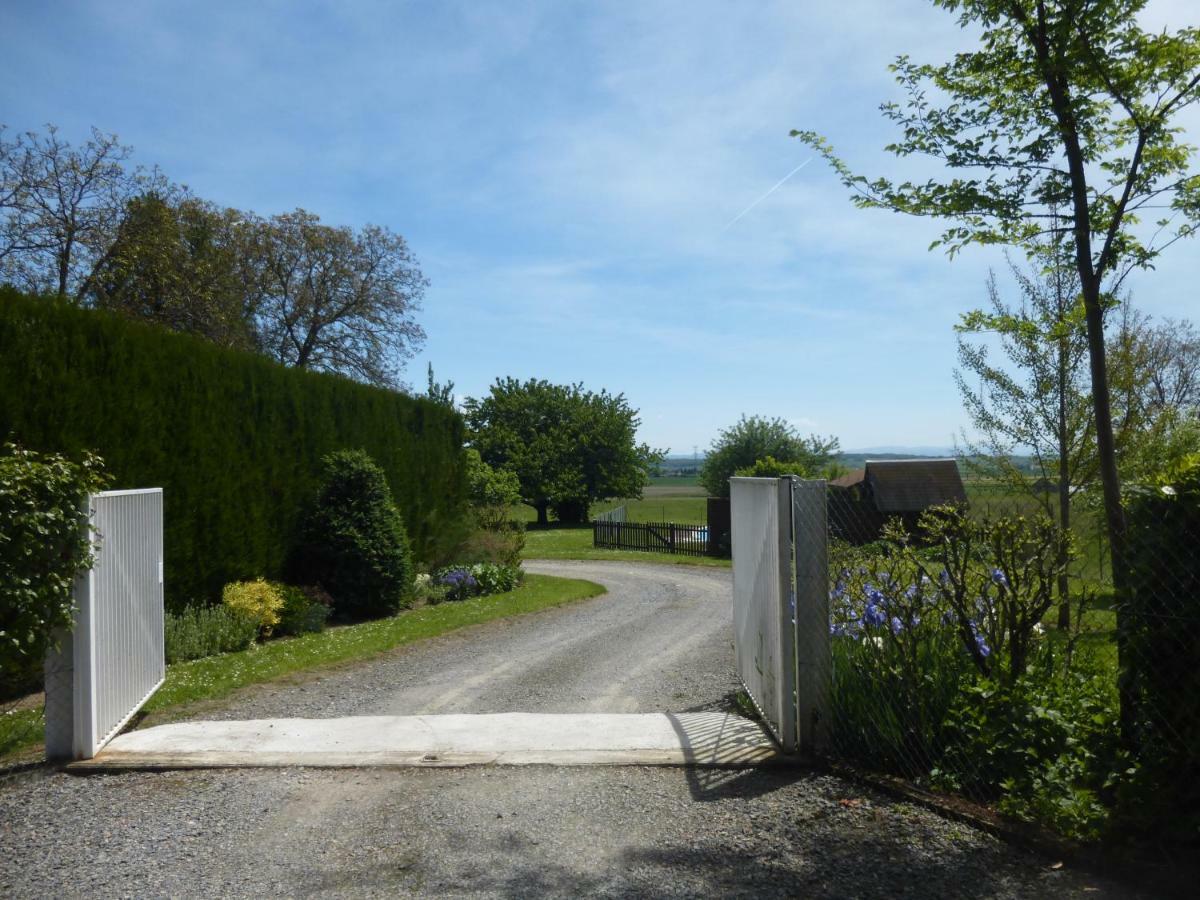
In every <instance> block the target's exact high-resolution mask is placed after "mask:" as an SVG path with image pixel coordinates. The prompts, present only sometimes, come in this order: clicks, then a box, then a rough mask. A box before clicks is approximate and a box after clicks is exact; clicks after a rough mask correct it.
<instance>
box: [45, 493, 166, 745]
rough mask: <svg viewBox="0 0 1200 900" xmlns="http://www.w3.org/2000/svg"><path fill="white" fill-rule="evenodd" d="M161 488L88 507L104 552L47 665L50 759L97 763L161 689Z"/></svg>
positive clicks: (91, 501)
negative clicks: (100, 754) (93, 760)
mask: <svg viewBox="0 0 1200 900" xmlns="http://www.w3.org/2000/svg"><path fill="white" fill-rule="evenodd" d="M162 499H163V498H162V489H161V488H151V489H148V490H137V491H105V492H103V493H99V494H93V495H91V496H90V497H89V498H88V508H89V512H90V522H91V525H92V527H93V528H94V529H95V533H96V535H97V536H98V543H99V550H98V552H97V554H96V562H95V565H94V566H93V567H92V569H91V570H90V571H89V572H87V573H86V574H84V575H83V576H82V577H81V578H80V579H79V581H78V583H77V584H76V588H75V604H76V614H75V626H74V629H73V630H72V631H71V633H70V634H68V635H65V636H64V638H63V640H62V641H61V642H60V647H59V649H58V650H57V651H56V652H53V653H51V654H50V656H48V657H47V660H46V755H47V756H48V757H50V758H60V759H61V758H68V757H73V758H75V759H91V758H92V757H93V756H95V755H96V753H97V752H98V751H99V750H100V748H101V747H103V746H104V745H105V744H106V743H107V742H108V741H109V740H111V739H112V738H113V737H114V736H115V735H116V734H117V733H118V732H119V731H120V730H121V728H122V727H123V726H124V725H125V723H126V722H128V721H129V719H130V718H131V717H132V716H133V714H134V713H136V712H137V711H138V710H139V709H140V708H141V706H142V704H143V703H145V702H146V701H147V700H148V699H149V698H150V695H151V694H153V693H154V691H155V690H157V689H158V687H159V685H161V684H162V682H163V678H164V676H165V675H166V657H165V653H164V645H163V625H164V616H163V504H162Z"/></svg>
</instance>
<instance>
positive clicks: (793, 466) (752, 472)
mask: <svg viewBox="0 0 1200 900" xmlns="http://www.w3.org/2000/svg"><path fill="white" fill-rule="evenodd" d="M733 474H734V475H737V476H738V477H740V478H783V477H784V476H785V475H798V476H799V477H801V478H811V477H812V475H813V471H812V469H810V468H809V467H808V464H807V463H803V462H781V461H779V460H778V459H776V458H775V457H773V456H766V457H763V458H762V459H760V460H757V461H755V463H754V465H752V466H743V467H742V468H740V469H738V470H737V471H736V472H734V473H733Z"/></svg>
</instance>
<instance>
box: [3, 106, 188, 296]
mask: <svg viewBox="0 0 1200 900" xmlns="http://www.w3.org/2000/svg"><path fill="white" fill-rule="evenodd" d="M132 152H133V151H132V149H131V148H130V147H128V146H126V145H124V144H122V143H120V141H119V140H118V139H117V136H116V135H114V134H105V133H104V132H102V131H100V130H98V129H95V128H93V129H92V134H91V138H90V139H89V140H88V141H86V142H85V143H84V144H82V145H80V146H78V147H76V146H72V145H71V144H70V143H69V142H68V141H66V140H63V139H62V138H60V137H59V136H58V129H57V128H56V127H54V126H53V125H47V126H46V132H45V134H38V133H36V132H28V133H27V134H25V135H22V136H20V137H19V138H17V139H16V140H15V141H13V142H10V143H9V145H8V146H7V147H6V149H5V151H4V153H2V154H0V165H3V167H4V174H3V176H0V183H3V185H4V187H3V189H2V193H3V195H4V196H5V197H7V198H8V199H7V201H6V202H5V203H4V204H0V215H3V216H4V223H3V225H2V226H0V231H2V232H3V234H4V235H5V239H4V240H5V243H6V244H7V246H8V252H7V255H3V256H2V257H0V265H2V267H3V268H2V269H0V276H2V277H3V278H4V279H6V280H9V281H12V282H14V283H15V284H17V285H19V286H20V287H23V288H25V289H26V290H28V291H31V292H35V293H54V294H57V295H58V296H59V297H62V298H64V299H70V300H72V301H74V302H79V301H80V300H81V299H82V298H83V296H84V295H85V294H86V293H87V290H88V287H89V283H90V279H91V277H92V275H93V273H94V272H95V271H96V268H97V266H98V265H99V264H100V263H101V261H102V260H103V259H104V258H105V255H106V254H107V252H108V251H109V249H110V248H111V247H112V245H113V241H114V239H115V236H116V233H117V228H118V226H119V225H120V222H121V220H122V219H123V217H124V215H125V210H126V207H127V204H128V203H129V201H130V200H131V199H133V198H134V197H136V196H137V195H139V194H142V193H145V192H147V191H158V192H160V193H166V192H168V191H169V190H172V189H173V188H172V187H171V186H170V185H169V184H168V183H167V181H166V179H165V178H163V177H162V175H161V174H159V173H158V171H157V170H153V169H151V170H147V169H144V168H142V167H139V166H131V165H129V159H130V156H131V154H132Z"/></svg>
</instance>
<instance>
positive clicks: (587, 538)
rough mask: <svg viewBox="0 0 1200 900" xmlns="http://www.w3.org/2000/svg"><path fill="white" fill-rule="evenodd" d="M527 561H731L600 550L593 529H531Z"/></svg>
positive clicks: (689, 563) (711, 563)
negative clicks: (594, 543) (597, 547)
mask: <svg viewBox="0 0 1200 900" xmlns="http://www.w3.org/2000/svg"><path fill="white" fill-rule="evenodd" d="M521 555H522V556H523V557H525V559H604V560H619V561H623V562H643V563H657V564H658V565H666V566H669V565H677V566H715V567H717V568H725V569H728V568H729V567H730V566H731V565H733V563H732V562H731V561H730V560H728V559H713V558H712V557H710V556H676V555H674V554H672V553H640V552H638V551H637V550H597V549H596V548H595V547H593V546H592V527H591V526H590V525H583V526H578V527H567V526H563V527H554V526H551V527H550V528H530V529H529V530H528V531H526V532H525V549H524V550H523V551H522V553H521Z"/></svg>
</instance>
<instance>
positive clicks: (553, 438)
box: [463, 378, 663, 525]
mask: <svg viewBox="0 0 1200 900" xmlns="http://www.w3.org/2000/svg"><path fill="white" fill-rule="evenodd" d="M463 406H464V410H465V413H466V419H467V426H468V428H469V429H470V432H471V437H470V442H471V445H472V446H473V447H474V448H475V449H476V450H478V451H479V455H480V457H481V458H482V460H483V461H484V462H485V463H487V464H488V465H490V466H493V467H496V468H503V469H507V470H509V471H510V472H513V473H515V474H516V476H517V479H518V480H519V482H520V490H521V502H523V503H525V504H527V505H529V506H532V507H533V508H534V509H536V510H537V514H538V523H539V524H542V525H545V524H547V523H548V521H549V517H548V511H549V510H550V509H551V507H553V508H554V510H555V513H556V515H557V516H558V518H559V519H560V520H561V521H564V522H581V521H584V520H585V519H586V517H587V513H588V508H589V506H590V505H591V504H592V503H594V502H595V501H597V500H606V499H611V498H614V497H640V496H641V493H642V488H643V487H644V486H645V484H646V471H647V469H648V468H649V467H650V466H651V465H652V464H654V463H655V462H657V461H658V460H660V459H661V458H662V455H663V454H662V453H661V452H659V451H656V450H652V449H651V448H650V447H649V446H647V445H646V444H639V443H637V428H638V425H640V424H641V422H640V420H639V419H638V416H637V410H635V409H633V408H631V407H630V406H629V403H628V402H627V401H626V399H625V396H624V394H610V393H608V392H607V391H604V390H601V391H600V392H599V393H594V392H592V391H588V390H584V388H583V385H581V384H573V385H559V384H551V383H550V382H548V381H544V380H540V379H530V380H529V381H525V382H521V381H518V380H517V379H515V378H504V379H497V380H496V382H495V384H493V385H492V387H491V390H490V391H489V393H488V395H487V396H485V397H482V398H467V400H466V402H465V403H464V404H463Z"/></svg>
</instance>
